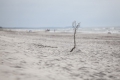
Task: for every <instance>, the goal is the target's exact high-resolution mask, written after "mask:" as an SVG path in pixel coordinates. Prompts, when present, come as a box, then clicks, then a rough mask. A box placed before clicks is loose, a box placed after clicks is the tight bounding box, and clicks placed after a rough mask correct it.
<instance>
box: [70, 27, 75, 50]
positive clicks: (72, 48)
mask: <svg viewBox="0 0 120 80" xmlns="http://www.w3.org/2000/svg"><path fill="white" fill-rule="evenodd" d="M75 34H76V28H75V31H74V47H73V48H72V49H71V50H70V52H72V51H73V50H74V49H75V48H76V40H75V38H76V36H75Z"/></svg>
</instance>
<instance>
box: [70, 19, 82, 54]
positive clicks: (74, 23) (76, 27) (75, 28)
mask: <svg viewBox="0 0 120 80" xmlns="http://www.w3.org/2000/svg"><path fill="white" fill-rule="evenodd" d="M72 26H73V29H74V47H73V48H72V49H71V50H70V52H72V51H73V50H74V49H75V48H76V36H75V35H76V31H77V29H78V28H79V27H80V23H78V25H77V26H76V21H74V22H73V23H72Z"/></svg>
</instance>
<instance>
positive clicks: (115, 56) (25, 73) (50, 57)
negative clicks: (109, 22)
mask: <svg viewBox="0 0 120 80" xmlns="http://www.w3.org/2000/svg"><path fill="white" fill-rule="evenodd" d="M76 41H77V47H76V49H75V50H74V51H73V52H70V50H71V48H72V47H73V33H67V32H64V33H62V32H55V33H54V32H52V33H51V32H42V31H41V32H25V31H22V32H21V31H18V32H17V31H0V80H120V34H107V33H103V34H102V33H101V34H95V33H94V34H88V33H84V34H83V33H77V34H76Z"/></svg>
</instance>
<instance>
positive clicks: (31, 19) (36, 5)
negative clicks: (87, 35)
mask: <svg viewBox="0 0 120 80" xmlns="http://www.w3.org/2000/svg"><path fill="white" fill-rule="evenodd" d="M74 20H76V21H77V22H81V27H116V26H117V27H119V26H120V0H0V26H2V27H29V28H39V27H68V26H71V24H72V22H73V21H74Z"/></svg>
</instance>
